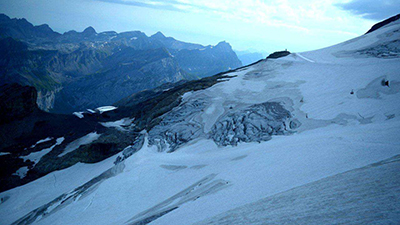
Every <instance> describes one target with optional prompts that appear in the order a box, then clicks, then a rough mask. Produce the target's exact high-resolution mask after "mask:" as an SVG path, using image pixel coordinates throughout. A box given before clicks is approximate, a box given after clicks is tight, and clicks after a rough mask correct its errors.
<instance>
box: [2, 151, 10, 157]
mask: <svg viewBox="0 0 400 225" xmlns="http://www.w3.org/2000/svg"><path fill="white" fill-rule="evenodd" d="M8 154H11V153H9V152H0V156H2V155H8Z"/></svg>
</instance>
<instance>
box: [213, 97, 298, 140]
mask: <svg viewBox="0 0 400 225" xmlns="http://www.w3.org/2000/svg"><path fill="white" fill-rule="evenodd" d="M290 119H291V114H290V112H289V111H288V110H286V109H285V108H284V107H283V106H282V105H281V104H280V103H277V102H266V103H262V104H257V105H253V106H250V107H249V108H247V109H244V110H241V111H239V112H235V113H231V114H228V115H226V116H225V117H223V118H221V119H219V121H218V122H217V123H216V124H215V125H214V126H213V128H212V131H211V137H212V139H213V140H214V141H215V142H216V143H217V144H218V145H219V146H227V145H237V143H238V142H261V141H268V140H270V139H271V136H272V135H283V134H288V133H290V132H291V131H290V129H295V128H297V127H298V126H300V122H298V121H297V120H294V121H290Z"/></svg>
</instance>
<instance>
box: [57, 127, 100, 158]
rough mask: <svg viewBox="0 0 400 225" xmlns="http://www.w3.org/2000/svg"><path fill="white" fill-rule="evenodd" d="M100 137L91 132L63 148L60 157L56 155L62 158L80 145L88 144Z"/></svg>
mask: <svg viewBox="0 0 400 225" xmlns="http://www.w3.org/2000/svg"><path fill="white" fill-rule="evenodd" d="M100 136H101V134H98V133H97V132H92V133H89V134H87V135H85V136H83V137H81V138H79V139H76V140H75V141H73V142H71V143H69V144H68V145H67V147H65V149H64V151H63V152H62V153H61V154H60V155H58V157H62V156H64V155H66V154H68V153H70V152H72V151H75V150H76V149H78V148H79V147H80V146H82V145H87V144H90V143H92V142H93V141H95V140H97V139H98V138H99V137H100Z"/></svg>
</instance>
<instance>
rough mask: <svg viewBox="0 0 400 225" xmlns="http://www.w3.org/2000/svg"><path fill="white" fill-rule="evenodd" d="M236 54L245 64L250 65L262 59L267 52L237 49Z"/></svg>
mask: <svg viewBox="0 0 400 225" xmlns="http://www.w3.org/2000/svg"><path fill="white" fill-rule="evenodd" d="M235 53H236V55H237V56H238V58H239V60H240V61H241V62H242V64H243V65H249V64H252V63H254V62H257V61H258V60H260V59H263V58H265V57H266V56H267V54H266V53H264V52H263V53H261V52H253V51H237V50H235Z"/></svg>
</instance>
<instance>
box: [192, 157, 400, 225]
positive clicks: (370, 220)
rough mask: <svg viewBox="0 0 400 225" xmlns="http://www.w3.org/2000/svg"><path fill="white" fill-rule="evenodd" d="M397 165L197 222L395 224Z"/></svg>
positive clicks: (399, 184) (388, 163) (399, 186)
mask: <svg viewBox="0 0 400 225" xmlns="http://www.w3.org/2000/svg"><path fill="white" fill-rule="evenodd" d="M399 170H400V157H399V156H396V157H394V158H391V159H389V160H385V161H383V162H380V163H375V164H372V165H369V166H367V167H363V168H361V169H355V170H351V171H348V172H346V173H342V174H338V175H335V176H331V177H327V178H325V179H322V180H319V181H316V182H312V183H310V184H306V185H303V186H300V187H296V188H294V189H291V190H289V191H286V192H283V193H279V194H276V195H273V196H270V197H268V198H265V199H262V200H260V201H257V202H255V203H251V204H248V205H244V206H241V207H239V208H237V209H233V210H230V211H228V212H226V213H223V214H221V215H218V216H216V217H214V218H211V219H208V220H206V221H203V222H200V223H198V225H200V224H396V223H397V222H398V221H399V219H400V210H399V209H400V201H399V200H398V198H399V196H400V173H398V171H399ZM355 202H357V203H358V204H354V203H355Z"/></svg>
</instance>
